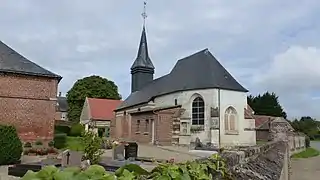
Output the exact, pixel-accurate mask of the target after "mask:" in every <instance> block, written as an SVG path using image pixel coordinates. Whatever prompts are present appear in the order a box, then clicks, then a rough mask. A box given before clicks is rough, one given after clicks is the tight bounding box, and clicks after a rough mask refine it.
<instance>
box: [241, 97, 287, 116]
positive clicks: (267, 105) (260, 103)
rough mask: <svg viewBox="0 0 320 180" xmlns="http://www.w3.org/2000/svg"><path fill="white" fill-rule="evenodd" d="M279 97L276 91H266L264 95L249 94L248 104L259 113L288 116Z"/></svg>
mask: <svg viewBox="0 0 320 180" xmlns="http://www.w3.org/2000/svg"><path fill="white" fill-rule="evenodd" d="M278 98H279V97H278V96H277V95H276V94H275V93H274V92H272V93H269V92H266V93H264V94H263V95H262V96H261V95H260V94H259V95H258V96H252V95H249V96H248V98H247V101H248V104H249V105H250V107H251V108H252V109H253V110H254V112H255V114H257V115H268V116H276V117H284V118H287V113H286V112H285V111H284V110H283V108H282V106H281V105H280V103H279V99H278Z"/></svg>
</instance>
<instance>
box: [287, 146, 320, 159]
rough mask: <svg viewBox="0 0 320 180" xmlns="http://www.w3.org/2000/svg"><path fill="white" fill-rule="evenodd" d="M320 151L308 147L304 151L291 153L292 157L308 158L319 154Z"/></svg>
mask: <svg viewBox="0 0 320 180" xmlns="http://www.w3.org/2000/svg"><path fill="white" fill-rule="evenodd" d="M319 155H320V152H319V151H318V150H316V149H313V148H311V147H308V148H307V149H306V150H305V151H302V152H300V153H297V154H294V155H292V157H293V158H310V157H315V156H319Z"/></svg>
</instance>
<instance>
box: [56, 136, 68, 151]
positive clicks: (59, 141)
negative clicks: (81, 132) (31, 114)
mask: <svg viewBox="0 0 320 180" xmlns="http://www.w3.org/2000/svg"><path fill="white" fill-rule="evenodd" d="M66 142H67V134H64V133H60V134H55V135H54V140H53V145H54V147H55V148H57V149H62V148H64V147H66Z"/></svg>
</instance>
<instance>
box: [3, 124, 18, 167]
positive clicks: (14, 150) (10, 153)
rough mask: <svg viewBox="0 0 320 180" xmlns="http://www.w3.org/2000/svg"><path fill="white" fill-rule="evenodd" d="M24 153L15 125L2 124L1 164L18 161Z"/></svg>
mask: <svg viewBox="0 0 320 180" xmlns="http://www.w3.org/2000/svg"><path fill="white" fill-rule="evenodd" d="M21 154H22V143H21V141H20V139H19V137H18V134H17V131H16V129H15V127H13V126H4V125H0V165H5V164H12V163H16V162H17V161H19V160H20V158H21Z"/></svg>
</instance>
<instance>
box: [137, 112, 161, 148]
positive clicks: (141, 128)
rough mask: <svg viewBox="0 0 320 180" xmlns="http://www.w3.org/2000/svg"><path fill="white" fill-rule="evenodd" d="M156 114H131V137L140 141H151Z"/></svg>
mask: <svg viewBox="0 0 320 180" xmlns="http://www.w3.org/2000/svg"><path fill="white" fill-rule="evenodd" d="M153 120H154V121H156V116H155V114H153V113H152V112H147V113H141V114H140V113H139V114H133V115H132V116H131V139H134V140H136V141H138V142H140V143H151V141H152V121H153Z"/></svg>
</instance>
